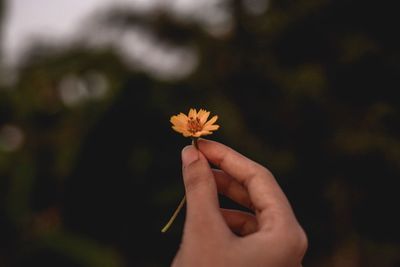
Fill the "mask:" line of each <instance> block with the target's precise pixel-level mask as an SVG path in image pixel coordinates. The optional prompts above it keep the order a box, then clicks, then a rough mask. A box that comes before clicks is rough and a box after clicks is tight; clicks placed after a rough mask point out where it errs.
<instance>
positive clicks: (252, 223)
mask: <svg viewBox="0 0 400 267" xmlns="http://www.w3.org/2000/svg"><path fill="white" fill-rule="evenodd" d="M221 213H222V215H223V216H224V218H225V221H226V223H227V225H228V226H229V228H230V229H231V230H232V231H233V232H234V233H235V234H237V235H240V236H245V235H249V234H252V233H255V232H257V220H256V217H255V216H254V215H252V214H250V213H247V212H243V211H239V210H229V209H221Z"/></svg>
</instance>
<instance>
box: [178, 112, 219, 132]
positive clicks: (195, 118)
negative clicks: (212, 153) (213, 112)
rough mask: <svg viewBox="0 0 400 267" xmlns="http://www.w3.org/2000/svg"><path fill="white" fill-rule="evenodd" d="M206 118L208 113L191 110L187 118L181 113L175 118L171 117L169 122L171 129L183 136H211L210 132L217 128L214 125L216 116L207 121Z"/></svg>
mask: <svg viewBox="0 0 400 267" xmlns="http://www.w3.org/2000/svg"><path fill="white" fill-rule="evenodd" d="M208 116H210V112H209V111H206V110H204V109H200V110H199V112H197V111H196V109H194V108H191V109H190V111H189V114H188V115H187V116H186V115H185V114H183V113H179V114H178V115H176V116H172V117H171V119H170V122H171V123H172V124H173V125H172V129H174V130H175V131H177V132H178V133H181V134H183V136H185V137H200V136H203V135H208V134H212V131H215V130H217V129H218V128H219V125H216V124H214V123H215V122H216V121H217V119H218V116H214V117H212V118H211V119H210V120H209V121H207V119H208Z"/></svg>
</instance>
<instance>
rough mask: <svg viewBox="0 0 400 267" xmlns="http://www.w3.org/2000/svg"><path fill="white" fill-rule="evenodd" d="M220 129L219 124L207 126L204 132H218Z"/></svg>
mask: <svg viewBox="0 0 400 267" xmlns="http://www.w3.org/2000/svg"><path fill="white" fill-rule="evenodd" d="M218 128H219V125H217V124H213V125H207V126H204V128H203V131H215V130H218Z"/></svg>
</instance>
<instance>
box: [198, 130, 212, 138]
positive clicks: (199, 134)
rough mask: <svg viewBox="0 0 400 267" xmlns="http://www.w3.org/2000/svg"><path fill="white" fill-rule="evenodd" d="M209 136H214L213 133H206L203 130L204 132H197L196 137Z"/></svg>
mask: <svg viewBox="0 0 400 267" xmlns="http://www.w3.org/2000/svg"><path fill="white" fill-rule="evenodd" d="M209 134H212V132H209V131H204V130H203V131H200V132H197V133H196V135H195V136H194V137H200V136H203V135H209Z"/></svg>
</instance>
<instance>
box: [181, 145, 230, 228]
mask: <svg viewBox="0 0 400 267" xmlns="http://www.w3.org/2000/svg"><path fill="white" fill-rule="evenodd" d="M182 167H183V170H182V172H183V181H184V185H185V191H186V201H187V213H186V224H185V227H189V228H191V229H192V228H195V229H192V230H194V231H195V232H199V233H200V232H203V231H210V230H211V229H210V228H212V227H214V228H216V229H218V230H221V229H220V228H221V227H223V226H225V228H226V224H225V222H224V220H223V217H222V215H221V213H220V210H219V203H218V193H217V186H216V184H215V181H214V176H213V174H212V171H211V168H210V166H209V164H208V162H207V160H206V159H205V157H204V155H203V154H202V153H201V152H199V151H198V150H197V149H196V148H195V147H194V146H187V147H185V148H184V149H183V150H182Z"/></svg>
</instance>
